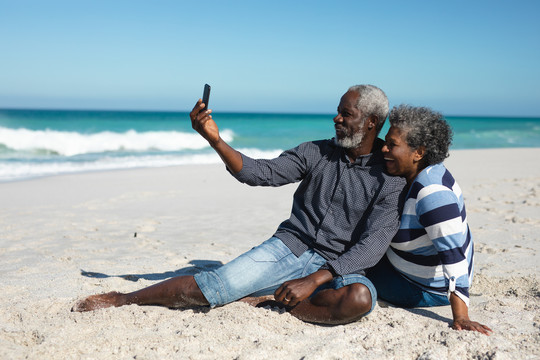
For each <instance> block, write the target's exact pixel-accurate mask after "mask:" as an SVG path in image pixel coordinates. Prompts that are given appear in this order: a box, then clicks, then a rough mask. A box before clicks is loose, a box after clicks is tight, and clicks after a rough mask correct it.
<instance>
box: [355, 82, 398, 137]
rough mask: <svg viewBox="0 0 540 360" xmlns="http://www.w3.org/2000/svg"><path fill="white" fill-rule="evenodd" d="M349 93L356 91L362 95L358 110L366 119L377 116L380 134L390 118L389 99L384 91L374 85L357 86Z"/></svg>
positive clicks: (357, 106)
mask: <svg viewBox="0 0 540 360" xmlns="http://www.w3.org/2000/svg"><path fill="white" fill-rule="evenodd" d="M348 91H355V92H357V93H358V94H360V96H359V97H358V102H357V103H356V108H357V109H358V110H360V111H361V112H362V113H363V114H365V117H366V119H367V117H368V116H369V115H376V116H377V118H378V119H379V121H378V123H377V124H376V129H377V134H378V133H379V131H381V129H382V127H383V125H384V122H385V121H386V117H387V116H388V108H389V105H388V98H387V97H386V94H385V93H384V91H382V90H381V89H379V88H378V87H376V86H374V85H355V86H351V87H350V88H349V90H348ZM364 120H365V119H364Z"/></svg>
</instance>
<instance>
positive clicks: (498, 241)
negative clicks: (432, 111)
mask: <svg viewBox="0 0 540 360" xmlns="http://www.w3.org/2000/svg"><path fill="white" fill-rule="evenodd" d="M539 157H540V148H509V149H507V148H504V149H471V150H453V151H451V155H450V157H449V158H448V159H447V160H446V161H445V165H446V166H447V168H448V169H449V170H450V172H451V173H452V174H453V175H454V177H455V178H456V180H457V182H458V183H459V185H460V186H461V188H462V190H463V193H464V196H465V202H466V207H467V214H468V221H469V224H470V227H471V231H472V234H473V239H474V241H475V251H476V253H475V255H476V257H475V275H474V281H473V287H472V288H471V307H470V310H469V312H470V317H471V319H472V320H475V321H479V322H481V323H484V324H486V325H488V326H490V327H491V328H492V329H493V330H494V334H493V335H492V336H490V337H487V336H484V335H481V334H478V333H472V332H466V331H454V330H452V329H450V328H449V327H448V323H449V322H450V321H451V311H450V307H448V306H447V307H438V308H419V309H400V308H395V307H392V306H388V305H387V304H385V303H384V302H378V306H377V307H376V308H375V310H374V311H373V313H372V314H370V315H369V316H367V317H366V318H363V319H362V320H360V321H358V322H355V323H352V324H348V325H342V326H334V327H323V326H318V325H312V324H307V323H303V322H301V321H299V320H297V319H295V318H294V317H292V316H290V315H289V314H287V313H282V312H280V311H277V310H275V309H256V308H252V307H249V306H248V305H246V304H243V303H233V304H230V305H226V306H223V307H220V308H215V309H211V310H209V309H207V308H196V309H190V310H182V311H177V310H169V309H165V308H160V307H138V306H135V305H132V306H125V307H122V308H113V309H102V310H99V311H95V312H91V313H71V312H70V309H71V306H73V304H74V303H75V302H76V301H77V300H78V299H80V298H81V297H84V296H87V295H91V294H95V293H101V292H107V291H113V290H117V291H123V292H126V291H133V290H136V289H139V288H141V287H144V286H148V285H151V284H153V283H156V282H158V281H162V280H165V279H167V278H170V277H172V276H177V275H181V274H190V273H193V272H195V271H198V270H200V269H203V268H208V267H212V266H217V265H219V264H220V263H225V262H227V261H230V260H231V259H233V258H234V257H236V256H237V255H239V254H240V253H242V252H243V251H245V250H248V249H249V248H250V247H252V246H255V245H258V244H260V243H261V242H262V241H264V240H266V239H267V238H268V237H270V236H271V235H272V234H273V232H274V231H275V229H276V228H277V226H278V225H279V223H280V222H281V221H283V220H284V219H286V218H287V217H288V216H289V214H290V207H291V204H292V194H293V193H294V190H295V189H296V185H294V184H293V185H287V186H284V187H281V188H261V187H257V188H253V187H249V186H246V185H243V184H240V183H238V182H237V181H236V180H235V179H234V178H233V177H232V176H230V175H229V174H228V173H227V171H226V170H225V167H224V165H215V164H210V165H180V166H170V167H162V168H141V169H122V170H107V171H95V172H94V171H92V172H88V173H77V174H63V175H55V176H47V177H41V178H34V179H26V180H17V181H13V182H4V183H0V199H2V208H1V210H0V230H1V231H2V234H4V236H2V237H0V256H1V258H2V262H0V285H1V286H2V289H3V291H2V294H1V295H0V300H1V301H2V303H3V304H5V306H3V307H2V308H1V309H0V320H1V323H2V325H0V357H1V358H12V359H22V358H26V357H30V358H39V357H41V358H95V357H99V358H104V359H113V358H118V357H120V358H126V357H131V358H133V357H135V356H136V357H138V358H165V359H169V358H179V357H181V358H224V359H234V358H238V359H248V358H268V357H278V358H284V359H299V358H302V357H305V358H306V359H325V358H343V359H358V358H360V357H362V358H367V359H378V358H400V359H402V358H405V359H416V358H419V357H421V358H423V359H447V358H448V359H450V358H474V357H479V358H493V359H495V358H503V359H504V358H510V359H512V358H535V357H539V356H540V345H539V343H540V332H539V330H540V325H539V324H540V285H539V283H540V276H539V275H538V274H539V273H538V265H537V264H538V263H539V261H538V256H539V252H540V235H539V234H540V219H539V216H538V215H539V213H540V194H539V192H540V167H538V166H537V165H536V164H537V162H538V160H537V159H538V158H539ZM135 233H136V236H135Z"/></svg>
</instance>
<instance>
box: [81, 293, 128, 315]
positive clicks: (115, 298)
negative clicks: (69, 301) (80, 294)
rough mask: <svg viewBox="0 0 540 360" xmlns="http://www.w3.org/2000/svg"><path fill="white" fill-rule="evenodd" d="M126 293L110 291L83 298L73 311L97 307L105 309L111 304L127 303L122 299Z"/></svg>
mask: <svg viewBox="0 0 540 360" xmlns="http://www.w3.org/2000/svg"><path fill="white" fill-rule="evenodd" d="M123 296H124V294H121V293H118V292H115V291H113V292H109V293H106V294H99V295H92V296H89V297H87V298H85V299H83V300H80V301H78V302H77V303H76V304H75V305H74V306H73V307H72V308H71V311H78V312H82V311H93V310H97V309H104V308H108V307H111V306H116V307H118V306H122V305H125V304H124V303H123V301H122V298H123Z"/></svg>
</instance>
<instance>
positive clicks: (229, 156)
mask: <svg viewBox="0 0 540 360" xmlns="http://www.w3.org/2000/svg"><path fill="white" fill-rule="evenodd" d="M203 108H204V104H203V102H202V100H201V99H199V101H197V103H196V104H195V106H194V107H193V110H191V113H190V114H189V117H190V119H191V127H193V129H194V130H195V131H197V132H198V133H199V134H201V136H202V137H203V138H205V139H206V141H208V143H209V144H210V146H211V147H212V148H213V149H214V150H216V152H217V153H218V154H219V157H221V160H223V162H224V163H225V165H226V166H227V167H228V168H229V170H230V171H231V172H233V173H235V174H236V173H237V172H239V171H240V170H242V167H243V161H242V155H241V154H240V153H239V152H238V151H236V150H235V149H233V148H232V147H230V146H229V144H227V143H226V142H225V141H224V140H223V139H222V138H221V136H219V129H218V127H217V125H216V123H215V121H214V119H212V115H210V114H211V113H212V110H210V109H208V110H205V111H201V110H202V109H203Z"/></svg>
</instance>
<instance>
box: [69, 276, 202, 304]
mask: <svg viewBox="0 0 540 360" xmlns="http://www.w3.org/2000/svg"><path fill="white" fill-rule="evenodd" d="M131 304H136V305H160V306H166V307H171V308H186V307H191V306H203V305H208V301H206V298H205V297H204V295H203V293H202V292H201V290H200V289H199V286H198V285H197V283H196V282H195V279H194V278H193V276H191V275H189V276H178V277H175V278H172V279H169V280H165V281H163V282H160V283H158V284H155V285H152V286H149V287H147V288H144V289H141V290H138V291H134V292H131V293H128V294H122V293H118V292H110V293H106V294H99V295H92V296H89V297H87V298H86V299H83V300H81V301H79V302H78V303H77V304H75V306H73V308H72V309H71V310H72V311H92V310H97V309H101V308H106V307H111V306H116V307H118V306H123V305H131Z"/></svg>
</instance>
